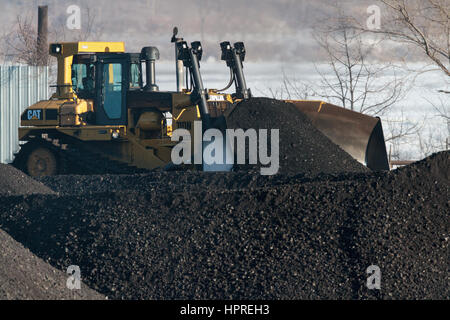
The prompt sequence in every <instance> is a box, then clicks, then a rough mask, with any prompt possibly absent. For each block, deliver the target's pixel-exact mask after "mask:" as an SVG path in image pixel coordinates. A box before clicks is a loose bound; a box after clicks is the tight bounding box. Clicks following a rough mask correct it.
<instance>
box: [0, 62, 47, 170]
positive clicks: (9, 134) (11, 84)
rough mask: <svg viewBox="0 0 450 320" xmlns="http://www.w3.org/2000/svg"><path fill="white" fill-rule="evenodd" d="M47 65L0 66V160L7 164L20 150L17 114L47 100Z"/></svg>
mask: <svg viewBox="0 0 450 320" xmlns="http://www.w3.org/2000/svg"><path fill="white" fill-rule="evenodd" d="M48 94H49V90H48V68H47V67H30V66H0V162H1V163H10V162H12V161H13V160H14V153H15V152H17V151H18V150H19V141H18V132H17V131H18V127H19V124H20V115H21V114H22V112H23V111H24V110H25V109H26V108H27V107H28V106H30V105H32V104H34V103H36V102H38V101H40V100H46V99H48V98H49V97H48Z"/></svg>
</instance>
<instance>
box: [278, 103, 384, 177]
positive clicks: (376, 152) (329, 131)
mask: <svg viewBox="0 0 450 320" xmlns="http://www.w3.org/2000/svg"><path fill="white" fill-rule="evenodd" d="M285 101H286V102H290V103H292V104H294V105H295V106H296V107H297V108H298V109H299V110H300V111H302V112H303V113H304V114H305V115H306V116H307V117H308V118H309V119H310V120H311V122H312V124H313V125H314V126H315V127H316V128H317V129H318V130H319V131H320V132H322V133H323V134H324V135H325V136H327V137H328V138H329V139H330V140H331V141H333V142H334V143H335V144H337V145H338V146H339V147H341V149H343V150H344V151H345V152H347V153H348V154H350V155H351V156H352V157H353V158H355V159H356V160H358V161H359V162H361V163H363V164H365V165H366V166H367V167H368V168H370V169H372V170H375V171H378V170H389V162H388V157H387V153H386V145H385V142H384V135H383V128H382V126H381V120H380V118H375V117H370V116H367V115H364V114H362V113H358V112H354V111H351V110H348V109H344V108H342V107H338V106H336V105H333V104H330V103H326V102H323V101H303V100H285Z"/></svg>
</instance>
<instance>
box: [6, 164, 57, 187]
mask: <svg viewBox="0 0 450 320" xmlns="http://www.w3.org/2000/svg"><path fill="white" fill-rule="evenodd" d="M36 193H41V194H51V193H54V192H53V191H52V190H51V189H49V188H48V187H46V186H45V185H43V184H42V183H39V182H37V181H36V180H33V179H32V178H30V177H29V176H27V175H26V174H24V173H23V172H22V171H20V170H17V169H16V168H14V167H13V166H10V165H7V164H1V163H0V195H25V194H36Z"/></svg>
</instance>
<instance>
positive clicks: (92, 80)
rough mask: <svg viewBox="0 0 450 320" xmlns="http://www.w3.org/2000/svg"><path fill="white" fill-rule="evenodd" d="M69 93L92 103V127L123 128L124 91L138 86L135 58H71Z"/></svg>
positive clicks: (106, 55)
mask: <svg viewBox="0 0 450 320" xmlns="http://www.w3.org/2000/svg"><path fill="white" fill-rule="evenodd" d="M71 81H72V90H73V91H74V93H75V95H76V96H77V97H78V98H80V99H92V100H93V102H94V114H95V118H93V119H92V120H91V122H92V123H91V124H95V125H126V123H127V110H126V97H127V91H128V90H133V89H139V88H140V87H141V84H142V77H141V67H140V61H139V55H138V54H128V53H99V54H81V55H75V56H74V57H73V63H72V68H71Z"/></svg>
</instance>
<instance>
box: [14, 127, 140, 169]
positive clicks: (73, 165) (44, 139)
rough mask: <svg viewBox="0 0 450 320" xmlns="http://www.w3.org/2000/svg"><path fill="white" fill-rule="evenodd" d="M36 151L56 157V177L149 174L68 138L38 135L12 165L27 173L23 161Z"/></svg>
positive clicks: (26, 144)
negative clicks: (48, 152) (38, 148)
mask: <svg viewBox="0 0 450 320" xmlns="http://www.w3.org/2000/svg"><path fill="white" fill-rule="evenodd" d="M37 147H46V148H48V149H50V150H51V151H52V152H53V153H54V154H55V155H56V157H57V159H58V174H79V175H88V174H136V173H145V172H149V170H147V169H141V168H137V167H134V166H129V165H128V164H127V163H124V162H120V161H116V160H111V159H108V158H107V157H105V156H103V155H102V154H100V153H97V152H93V151H92V150H90V149H89V148H86V147H85V146H83V145H82V144H81V143H80V142H77V141H76V140H74V139H71V138H70V137H63V136H61V135H51V134H41V136H40V137H33V138H31V139H29V140H28V142H27V143H25V144H24V145H22V146H21V150H20V151H19V152H18V153H17V154H16V158H15V160H14V162H13V165H14V166H15V167H17V168H18V169H20V170H22V171H24V172H26V166H25V163H26V159H27V157H28V155H29V153H30V152H31V151H32V150H34V149H35V148H37Z"/></svg>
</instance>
